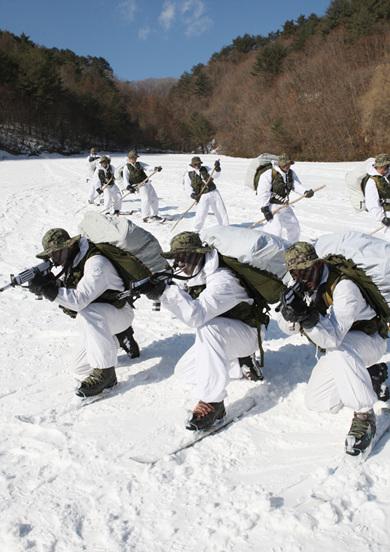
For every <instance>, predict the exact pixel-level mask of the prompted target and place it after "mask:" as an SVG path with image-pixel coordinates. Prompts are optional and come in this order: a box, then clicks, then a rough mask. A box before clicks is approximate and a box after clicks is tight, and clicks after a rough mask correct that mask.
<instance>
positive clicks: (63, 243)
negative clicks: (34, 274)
mask: <svg viewBox="0 0 390 552" xmlns="http://www.w3.org/2000/svg"><path fill="white" fill-rule="evenodd" d="M80 237H81V236H80V235H78V236H75V237H74V238H71V237H70V236H69V234H68V232H67V231H66V230H64V229H63V228H51V229H50V230H48V231H47V232H46V234H45V235H44V236H43V238H42V246H43V251H41V253H38V255H36V257H38V259H49V258H50V257H51V256H52V254H53V253H54V252H55V251H60V250H61V249H64V248H65V247H71V246H72V245H73V244H74V243H76V242H78V241H79V239H80Z"/></svg>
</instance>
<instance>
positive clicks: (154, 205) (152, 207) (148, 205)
mask: <svg viewBox="0 0 390 552" xmlns="http://www.w3.org/2000/svg"><path fill="white" fill-rule="evenodd" d="M127 163H129V164H130V165H132V163H130V161H127ZM127 163H126V165H125V166H124V168H123V181H124V183H125V186H127V185H128V184H134V185H135V182H132V181H131V178H130V172H129V169H128V167H127ZM137 163H138V164H139V165H141V167H142V169H144V170H145V169H146V168H147V167H148V165H147V164H146V163H140V162H139V161H137ZM136 187H137V189H138V191H139V196H140V200H141V216H142V218H143V219H145V218H148V217H156V216H157V215H158V197H157V194H156V190H155V189H154V188H153V186H152V183H151V181H150V180H148V181H147V182H145V184H142V186H139V187H138V186H136Z"/></svg>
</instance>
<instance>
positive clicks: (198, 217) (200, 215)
mask: <svg viewBox="0 0 390 552" xmlns="http://www.w3.org/2000/svg"><path fill="white" fill-rule="evenodd" d="M205 168H206V169H207V170H208V173H209V174H211V171H212V169H210V167H205ZM190 172H195V173H196V174H197V175H198V176H200V171H199V169H197V168H195V167H192V165H190V170H189V171H188V172H186V174H185V175H184V181H183V184H184V189H185V191H186V192H187V193H188V194H189V195H191V194H192V193H193V192H194V189H193V187H192V185H191V178H190ZM220 174H221V171H219V172H217V171H215V172H214V173H213V176H212V179H213V180H216V179H217V178H219V176H220ZM209 212H212V213H214V215H215V218H216V219H217V223H218V224H219V225H220V226H227V225H228V224H229V218H228V214H227V211H226V207H225V204H224V202H223V199H222V197H221V194H220V193H219V191H218V190H217V189H215V190H212V191H210V192H207V193H204V194H202V195H201V197H200V199H199V201H198V204H197V207H196V214H195V219H194V231H195V232H199V231H200V229H201V228H202V227H203V225H204V223H205V221H206V218H207V215H208V214H209Z"/></svg>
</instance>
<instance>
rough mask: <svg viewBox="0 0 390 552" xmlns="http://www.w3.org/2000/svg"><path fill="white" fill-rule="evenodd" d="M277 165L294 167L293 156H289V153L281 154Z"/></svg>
mask: <svg viewBox="0 0 390 552" xmlns="http://www.w3.org/2000/svg"><path fill="white" fill-rule="evenodd" d="M277 164H278V165H279V167H284V166H285V165H288V164H290V165H294V161H293V160H292V158H291V155H288V154H287V153H281V154H280V155H279V157H278V160H277Z"/></svg>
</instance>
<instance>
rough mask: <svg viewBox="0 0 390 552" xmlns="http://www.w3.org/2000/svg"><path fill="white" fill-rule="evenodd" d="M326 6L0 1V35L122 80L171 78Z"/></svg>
mask: <svg viewBox="0 0 390 552" xmlns="http://www.w3.org/2000/svg"><path fill="white" fill-rule="evenodd" d="M330 1H331V0H94V1H92V0H0V14H1V15H0V29H3V30H8V31H11V32H12V33H14V34H17V35H20V34H21V33H22V32H24V33H25V34H27V35H28V36H29V37H30V38H31V40H33V41H34V42H36V43H37V44H41V45H43V46H47V47H49V48H52V47H56V48H60V49H69V50H72V51H74V52H75V53H76V54H79V55H84V56H86V55H91V56H98V57H104V58H105V59H106V60H107V61H108V62H109V64H110V65H111V67H112V68H113V70H114V73H115V75H116V76H117V77H119V78H120V79H122V80H141V79H145V78H159V77H179V76H180V75H181V74H182V73H183V72H184V71H189V70H190V69H191V67H193V66H194V65H196V64H197V63H207V61H208V60H209V59H210V57H211V55H212V54H213V53H215V52H218V51H220V50H221V49H222V48H223V46H227V45H228V44H230V43H231V41H232V40H233V39H234V38H236V37H237V36H239V35H243V34H245V33H249V34H261V35H263V36H266V35H267V34H268V33H270V32H272V31H276V30H278V29H280V28H281V27H282V26H283V24H284V22H285V21H286V20H288V19H297V18H298V17H299V15H302V14H303V15H309V14H310V13H316V14H317V15H319V16H321V15H323V14H324V13H325V11H326V9H327V7H328V6H329V4H330Z"/></svg>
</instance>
